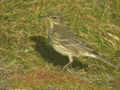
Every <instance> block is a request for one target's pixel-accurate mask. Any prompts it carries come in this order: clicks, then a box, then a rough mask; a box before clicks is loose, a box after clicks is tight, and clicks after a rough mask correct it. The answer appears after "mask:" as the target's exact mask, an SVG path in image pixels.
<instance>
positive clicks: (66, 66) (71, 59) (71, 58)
mask: <svg viewBox="0 0 120 90" xmlns="http://www.w3.org/2000/svg"><path fill="white" fill-rule="evenodd" d="M68 58H69V63H67V64H66V65H65V66H64V67H63V71H64V70H65V69H66V68H68V66H69V65H70V64H71V63H72V62H73V57H72V56H71V55H70V56H68Z"/></svg>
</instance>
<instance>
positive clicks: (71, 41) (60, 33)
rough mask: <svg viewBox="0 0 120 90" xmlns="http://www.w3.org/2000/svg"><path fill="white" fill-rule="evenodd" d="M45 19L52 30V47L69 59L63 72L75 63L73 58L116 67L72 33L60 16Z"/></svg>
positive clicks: (50, 40) (50, 39) (50, 38)
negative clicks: (93, 60)
mask: <svg viewBox="0 0 120 90" xmlns="http://www.w3.org/2000/svg"><path fill="white" fill-rule="evenodd" d="M43 17H45V18H47V19H48V20H49V22H50V29H49V30H48V38H49V42H50V45H51V46H52V47H53V48H54V49H55V50H56V51H57V52H59V53H61V54H62V55H65V56H68V58H69V62H68V63H67V64H66V65H65V66H64V67H63V70H64V69H65V68H67V67H68V66H69V65H70V64H71V63H72V62H73V57H81V56H87V57H92V58H95V59H96V60H101V61H102V62H104V63H106V64H108V65H110V66H112V67H115V66H114V65H113V64H112V63H111V62H110V61H109V60H107V59H105V58H103V57H102V56H100V55H99V54H98V53H96V52H95V51H94V50H93V49H91V48H89V47H88V45H87V43H85V42H84V41H83V40H81V39H80V38H79V37H78V36H76V34H74V33H73V32H72V31H70V30H69V29H68V28H67V26H65V25H64V21H63V19H62V18H61V17H60V16H59V15H54V16H43Z"/></svg>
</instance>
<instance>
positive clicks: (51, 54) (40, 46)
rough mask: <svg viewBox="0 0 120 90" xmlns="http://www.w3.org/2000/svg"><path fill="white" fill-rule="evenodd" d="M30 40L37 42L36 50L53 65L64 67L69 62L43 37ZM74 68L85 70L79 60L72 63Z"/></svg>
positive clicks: (34, 37) (33, 37)
mask: <svg viewBox="0 0 120 90" xmlns="http://www.w3.org/2000/svg"><path fill="white" fill-rule="evenodd" d="M30 40H32V41H33V42H35V44H36V45H35V46H34V48H35V50H36V51H38V52H39V53H40V55H41V56H42V57H43V58H44V59H45V60H46V61H48V62H49V63H53V65H61V66H62V67H63V66H64V65H65V64H67V63H68V62H69V60H68V57H67V56H63V55H61V54H60V53H58V52H56V51H55V50H54V49H53V48H52V47H51V46H50V45H49V44H48V39H46V38H44V37H41V36H32V37H30ZM75 59H76V58H75ZM72 67H73V68H76V67H77V68H79V69H80V68H83V67H84V66H83V65H82V64H81V63H80V61H79V60H74V62H73V63H72Z"/></svg>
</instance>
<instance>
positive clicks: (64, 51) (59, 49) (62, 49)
mask: <svg viewBox="0 0 120 90" xmlns="http://www.w3.org/2000/svg"><path fill="white" fill-rule="evenodd" d="M53 48H54V49H55V50H56V51H57V52H59V53H61V54H63V55H72V53H71V52H70V51H69V50H68V49H67V48H65V47H63V46H62V45H59V46H58V45H56V44H54V45H53Z"/></svg>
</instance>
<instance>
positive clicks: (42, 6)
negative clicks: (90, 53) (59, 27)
mask: <svg viewBox="0 0 120 90" xmlns="http://www.w3.org/2000/svg"><path fill="white" fill-rule="evenodd" d="M56 12H58V13H60V14H61V16H62V17H63V18H64V20H65V23H66V25H67V26H68V27H69V29H70V30H73V31H74V32H75V33H76V34H77V35H78V36H79V37H80V38H82V39H83V40H85V41H86V42H87V43H89V45H90V46H91V47H92V48H94V49H95V50H96V51H97V52H99V53H100V54H101V55H103V56H106V57H108V58H110V59H112V61H113V62H114V63H115V64H116V66H118V67H119V66H120V61H119V60H120V1H119V0H19V1H17V0H12V1H11V0H1V1H0V89H1V90H2V89H4V88H7V90H14V89H20V90H118V89H119V88H120V86H119V83H120V73H119V72H117V71H115V70H114V69H112V68H111V67H109V66H107V65H105V64H103V63H102V62H99V61H95V60H93V59H91V58H82V60H81V62H80V61H78V60H75V61H74V63H73V64H72V68H71V73H69V72H63V71H62V67H63V66H64V65H65V64H66V63H67V62H68V59H67V57H64V56H62V55H60V54H59V53H57V52H56V51H54V50H53V49H52V47H51V46H49V44H48V39H47V30H48V28H49V24H48V23H47V21H46V20H45V19H42V18H40V16H41V15H48V14H50V13H56ZM81 63H82V64H81Z"/></svg>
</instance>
